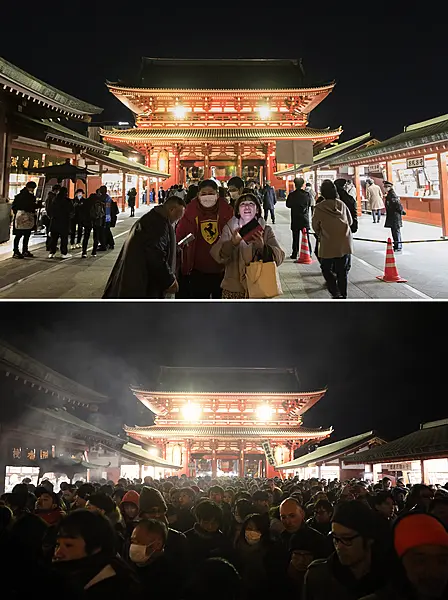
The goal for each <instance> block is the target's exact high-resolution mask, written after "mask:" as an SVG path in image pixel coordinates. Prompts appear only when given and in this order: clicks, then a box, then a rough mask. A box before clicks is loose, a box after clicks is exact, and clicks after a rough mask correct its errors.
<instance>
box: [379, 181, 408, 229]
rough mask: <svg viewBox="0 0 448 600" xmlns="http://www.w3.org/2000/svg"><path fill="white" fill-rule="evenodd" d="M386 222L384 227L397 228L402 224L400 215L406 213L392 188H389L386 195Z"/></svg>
mask: <svg viewBox="0 0 448 600" xmlns="http://www.w3.org/2000/svg"><path fill="white" fill-rule="evenodd" d="M385 204H386V222H385V223H384V227H390V228H394V229H398V228H400V227H402V226H403V219H402V218H401V215H403V214H406V213H405V212H404V210H403V205H402V204H401V202H400V198H399V197H398V196H397V194H396V193H395V191H394V190H389V191H388V193H387V196H386V201H385Z"/></svg>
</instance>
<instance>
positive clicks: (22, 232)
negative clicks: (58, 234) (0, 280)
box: [11, 181, 36, 258]
mask: <svg viewBox="0 0 448 600" xmlns="http://www.w3.org/2000/svg"><path fill="white" fill-rule="evenodd" d="M35 189H36V184H35V182H34V181H29V182H28V183H27V184H26V186H25V187H24V188H23V189H22V190H21V191H20V192H19V193H18V194H17V196H16V197H15V198H14V202H13V203H12V207H11V210H12V212H13V215H14V219H13V234H14V252H13V255H12V257H13V258H25V257H27V258H33V254H31V252H30V251H29V250H28V243H29V241H30V237H31V232H32V231H33V229H34V228H35V226H36V198H35V196H34V190H35ZM22 238H23V243H22V244H23V245H22V252H20V250H19V244H20V240H21V239H22Z"/></svg>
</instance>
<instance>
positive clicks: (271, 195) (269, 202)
mask: <svg viewBox="0 0 448 600" xmlns="http://www.w3.org/2000/svg"><path fill="white" fill-rule="evenodd" d="M276 204H277V197H276V195H275V189H274V188H273V187H272V186H271V182H270V181H266V185H265V186H264V189H263V209H264V220H265V221H266V223H267V222H268V213H269V214H270V215H271V221H272V224H273V225H274V224H275V205H276Z"/></svg>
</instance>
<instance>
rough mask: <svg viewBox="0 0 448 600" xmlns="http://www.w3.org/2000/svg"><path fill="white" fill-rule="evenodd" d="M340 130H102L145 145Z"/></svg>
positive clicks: (326, 134) (324, 134)
mask: <svg viewBox="0 0 448 600" xmlns="http://www.w3.org/2000/svg"><path fill="white" fill-rule="evenodd" d="M340 133H341V129H313V128H311V127H290V128H288V127H263V128H256V129H252V128H249V127H248V128H243V127H238V128H233V127H213V128H210V127H190V128H186V127H185V128H175V127H173V128H156V127H146V128H145V127H138V128H135V129H124V130H123V129H112V130H106V129H102V130H101V135H102V136H103V137H104V138H106V139H107V138H109V139H110V140H114V141H123V142H140V141H141V142H144V141H145V140H179V139H181V140H185V141H187V140H210V141H229V142H238V141H242V142H244V141H247V140H254V141H260V140H280V139H313V140H315V139H325V138H332V137H333V138H334V137H337V136H339V135H340Z"/></svg>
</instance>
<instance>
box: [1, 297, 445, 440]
mask: <svg viewBox="0 0 448 600" xmlns="http://www.w3.org/2000/svg"><path fill="white" fill-rule="evenodd" d="M2 308H3V310H2V316H1V319H0V328H1V329H0V331H1V334H0V336H1V337H2V338H3V339H4V340H6V341H8V342H9V343H11V344H13V345H15V346H16V347H18V348H20V349H22V350H23V351H25V352H27V353H28V354H30V355H32V356H34V357H35V358H37V359H39V360H41V361H42V362H44V363H45V364H47V365H48V366H50V367H52V368H54V369H56V370H58V371H59V372H61V373H63V374H64V375H67V376H68V377H71V378H73V379H75V380H76V381H78V382H79V383H83V384H85V385H87V386H90V387H92V388H93V389H95V390H96V391H98V392H102V393H105V394H107V395H109V396H110V397H111V398H112V403H111V407H114V408H113V409H111V410H112V413H114V416H115V417H116V419H118V420H119V421H120V423H121V424H122V423H123V422H124V423H126V424H128V425H134V424H135V423H136V420H138V421H139V424H141V425H143V424H149V423H143V422H142V417H141V416H138V414H137V410H140V409H141V410H142V414H143V412H144V409H143V408H142V406H141V405H140V404H139V403H138V401H137V400H135V398H134V397H133V395H132V394H131V393H130V391H129V385H131V384H133V383H134V384H139V383H140V384H143V385H145V384H149V383H150V382H151V373H153V372H154V370H155V368H156V367H157V366H160V365H173V366H203V365H204V366H247V367H251V366H252V367H263V366H266V367H276V366H288V367H294V366H295V367H297V370H298V373H299V376H300V383H301V386H300V387H301V389H302V391H311V390H315V389H321V388H322V387H324V386H328V393H327V394H326V396H325V397H324V398H323V399H322V400H321V401H320V402H319V403H318V404H317V405H316V406H315V407H313V408H312V409H311V410H310V411H309V413H306V415H305V418H304V424H305V425H306V426H309V427H319V426H324V427H327V426H330V425H332V426H333V427H334V429H335V434H334V438H332V439H334V440H337V439H341V438H344V437H346V436H350V435H356V434H358V433H363V432H366V431H369V430H370V429H376V430H377V431H378V433H379V434H380V435H383V436H384V437H386V438H387V439H393V438H395V437H398V436H400V435H402V434H405V433H408V432H410V431H412V430H415V429H417V428H418V426H419V424H420V423H421V422H424V421H431V420H436V419H441V418H446V417H447V416H448V414H447V403H446V353H445V351H444V350H443V346H442V343H443V340H446V338H447V324H446V323H447V320H446V304H441V303H431V304H429V303H402V302H401V303H392V302H390V303H364V302H363V303H350V302H349V303H331V302H315V303H303V302H296V303H284V302H269V303H256V304H254V303H238V304H234V303H191V304H189V303H180V302H176V303H170V302H168V303H164V304H160V303H129V304H125V303H108V304H105V303H73V302H70V303H65V302H56V303H8V304H5V303H4V304H3V305H2ZM137 407H138V409H137ZM147 412H148V411H146V413H147Z"/></svg>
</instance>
